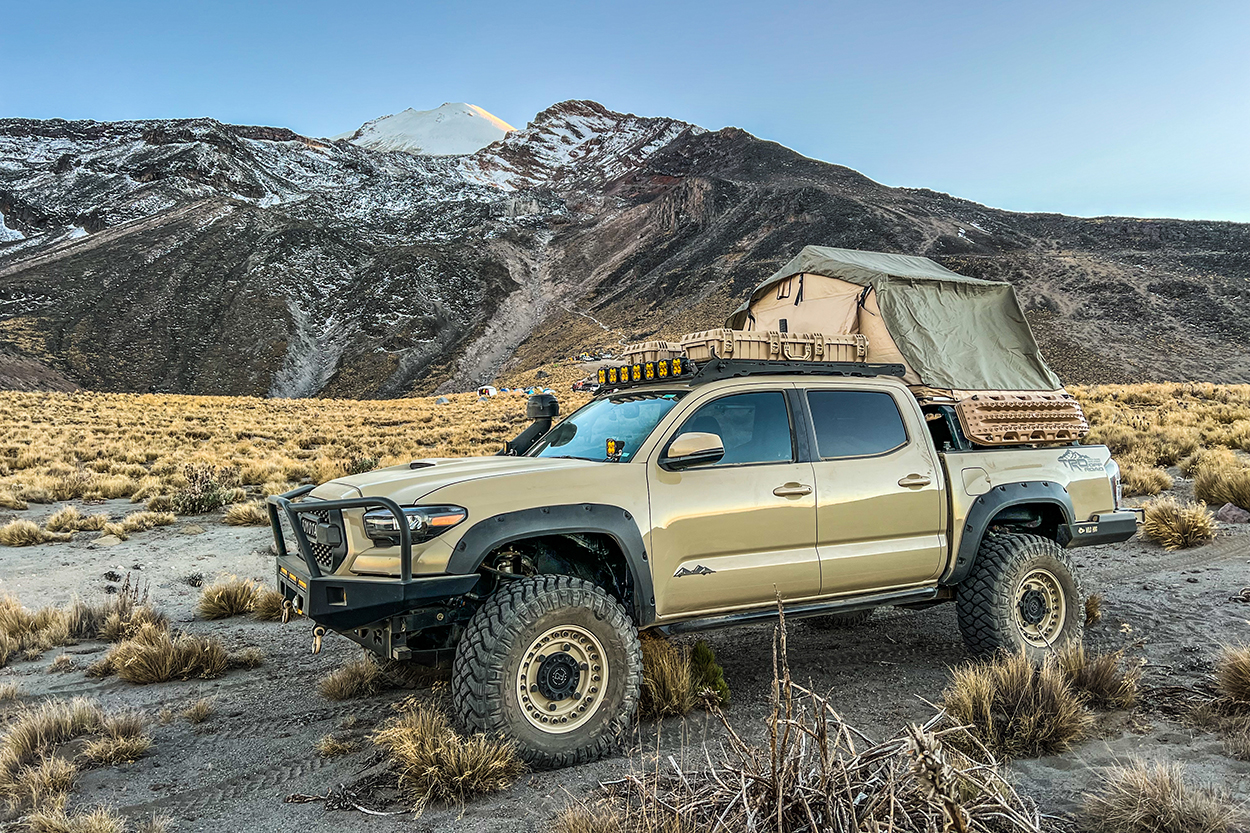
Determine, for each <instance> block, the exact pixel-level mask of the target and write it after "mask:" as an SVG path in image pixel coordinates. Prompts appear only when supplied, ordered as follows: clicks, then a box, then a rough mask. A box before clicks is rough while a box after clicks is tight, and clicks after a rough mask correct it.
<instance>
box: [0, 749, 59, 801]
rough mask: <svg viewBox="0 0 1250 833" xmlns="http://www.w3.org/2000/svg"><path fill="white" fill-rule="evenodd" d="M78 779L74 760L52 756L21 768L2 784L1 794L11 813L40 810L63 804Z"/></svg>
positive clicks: (0, 784)
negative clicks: (26, 809)
mask: <svg viewBox="0 0 1250 833" xmlns="http://www.w3.org/2000/svg"><path fill="white" fill-rule="evenodd" d="M77 777H78V767H77V766H75V765H74V764H73V763H72V762H71V761H67V760H65V759H64V758H58V757H55V756H49V757H46V758H41V759H40V760H39V761H38V762H37V763H33V764H31V765H29V766H23V767H22V768H20V769H18V770H17V771H16V772H14V773H13V774H12V775H11V776H10V777H9V778H8V779H7V781H6V782H3V783H0V792H2V793H3V794H4V797H5V802H6V804H7V805H8V807H9V810H10V812H12V811H16V810H17V809H18V808H21V807H33V808H38V807H41V806H44V805H46V804H48V803H61V802H63V801H64V800H65V798H66V796H67V795H68V794H69V791H70V789H71V788H73V786H74V779H75V778H77Z"/></svg>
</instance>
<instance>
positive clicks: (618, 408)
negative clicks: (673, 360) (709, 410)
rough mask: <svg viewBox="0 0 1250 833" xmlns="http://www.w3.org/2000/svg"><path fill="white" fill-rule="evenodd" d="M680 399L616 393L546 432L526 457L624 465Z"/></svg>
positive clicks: (672, 395) (674, 395)
mask: <svg viewBox="0 0 1250 833" xmlns="http://www.w3.org/2000/svg"><path fill="white" fill-rule="evenodd" d="M684 395H685V394H683V393H679V392H670V393H620V394H616V395H614V396H609V397H607V398H605V399H596V400H595V401H593V402H591V403H590V404H589V405H587V406H585V407H584V408H579V409H578V410H577V411H575V412H574V413H573V414H572V415H571V416H570V417H569V418H568V419H566V420H564V422H561V423H560V424H559V425H557V426H556V427H555V428H552V429H551V430H550V431H548V432H547V433H546V434H545V435H544V436H543V438H542V439H541V440H539V441H538V444H537V445H535V446H534V447H533V448H532V449H530V452H529V454H528V455H527V456H530V457H577V458H579V459H581V460H597V461H599V462H603V463H624V462H628V461H629V460H630V459H631V458H632V457H633V456H634V454H636V453H637V452H638V447H639V446H641V445H642V443H643V440H645V439H646V438H647V435H648V434H650V433H651V431H652V430H653V429H654V428H655V426H656V423H658V422H659V421H660V420H661V419H663V418H664V415H665V414H667V413H668V412H669V411H671V410H672V409H673V406H674V405H676V404H677V400H678V399H681V397H682V396H684ZM609 441H611V443H609Z"/></svg>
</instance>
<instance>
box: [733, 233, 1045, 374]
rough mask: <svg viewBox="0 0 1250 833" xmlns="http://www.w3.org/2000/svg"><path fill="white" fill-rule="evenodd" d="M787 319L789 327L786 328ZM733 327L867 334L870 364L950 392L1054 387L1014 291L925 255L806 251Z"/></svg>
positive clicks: (738, 314)
mask: <svg viewBox="0 0 1250 833" xmlns="http://www.w3.org/2000/svg"><path fill="white" fill-rule="evenodd" d="M783 321H784V322H785V324H784V326H783V325H782V322H783ZM725 326H726V327H729V328H731V329H735V330H779V329H784V330H787V331H789V332H792V333H800V332H813V333H826V334H835V333H842V334H848V335H849V334H853V333H862V334H863V335H865V336H867V338H868V356H867V361H869V362H881V363H887V362H899V363H902V364H903V365H904V366H905V367H906V370H907V372H906V375H905V376H904V380H905V381H906V382H907V383H908V384H911V385H923V386H926V387H930V388H937V389H940V390H947V391H990V390H997V391H1055V390H1059V389H1061V388H1062V383H1061V382H1060V381H1059V377H1057V376H1056V375H1055V374H1054V372H1053V371H1051V369H1050V368H1049V367H1047V366H1046V362H1045V361H1044V360H1043V359H1042V354H1041V351H1040V350H1038V347H1037V341H1036V340H1034V338H1033V333H1032V331H1031V330H1030V329H1029V323H1028V321H1026V320H1025V317H1024V312H1023V310H1021V309H1020V302H1019V301H1018V300H1017V299H1016V291H1015V288H1014V287H1012V285H1011V284H1009V283H1004V282H1001V281H986V280H981V279H979V278H969V277H967V276H965V275H960V274H958V273H956V272H952V271H950V270H949V269H947V268H945V267H943V266H941V265H939V264H937V263H935V262H934V261H932V260H929V259H928V258H927V257H913V256H909V255H894V254H885V253H882V252H864V251H857V250H855V249H835V248H832V247H828V246H805V247H804V248H803V250H802V251H801V252H799V254H798V255H797V256H795V257H794V258H793V259H792V260H791V261H790V262H789V263H787V264H786V265H785V266H783V267H781V269H780V270H778V271H777V272H776V273H775V274H773V275H772V276H771V277H769V278H768V279H767V280H766V281H764V282H763V283H762V284H760V285H759V286H758V287H757V288H756V289H755V291H754V292H752V293H751V295H750V297H749V298H747V300H746V302H745V303H743V305H742V306H741V307H739V308H738V309H737V310H736V311H735V312H734V313H733V315H731V316H730V317H729V320H728V321H727V322H726V324H725Z"/></svg>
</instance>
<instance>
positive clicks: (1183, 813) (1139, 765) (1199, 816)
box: [1085, 761, 1244, 833]
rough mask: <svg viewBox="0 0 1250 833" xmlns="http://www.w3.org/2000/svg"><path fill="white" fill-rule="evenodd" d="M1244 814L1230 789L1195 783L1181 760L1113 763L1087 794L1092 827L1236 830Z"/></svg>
mask: <svg viewBox="0 0 1250 833" xmlns="http://www.w3.org/2000/svg"><path fill="white" fill-rule="evenodd" d="M1243 819H1244V816H1243V814H1242V812H1241V811H1240V810H1239V809H1238V808H1237V806H1236V805H1235V804H1234V803H1233V801H1232V799H1231V797H1230V796H1229V795H1228V794H1227V793H1225V792H1223V791H1221V790H1217V789H1214V788H1212V787H1204V786H1197V787H1196V786H1193V785H1191V784H1190V783H1189V782H1187V781H1186V779H1185V772H1184V769H1183V768H1182V767H1181V765H1180V764H1178V763H1154V764H1148V763H1146V762H1145V761H1134V762H1132V763H1129V764H1127V765H1124V766H1116V767H1112V768H1110V769H1109V770H1108V771H1107V772H1106V774H1105V776H1104V780H1103V784H1102V787H1101V789H1099V790H1098V791H1097V792H1093V793H1089V794H1087V795H1086V796H1085V820H1086V829H1088V830H1089V831H1090V833H1232V831H1233V830H1235V829H1238V828H1237V825H1238V822H1239V821H1241V820H1243Z"/></svg>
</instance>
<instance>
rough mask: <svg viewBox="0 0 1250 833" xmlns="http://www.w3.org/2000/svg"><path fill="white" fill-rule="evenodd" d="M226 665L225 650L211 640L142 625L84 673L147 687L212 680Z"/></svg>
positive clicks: (223, 670)
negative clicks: (186, 681)
mask: <svg viewBox="0 0 1250 833" xmlns="http://www.w3.org/2000/svg"><path fill="white" fill-rule="evenodd" d="M229 664H230V659H229V655H228V654H227V653H226V649H225V648H224V647H222V644H221V642H220V641H218V640H217V639H215V638H213V637H207V636H192V635H190V634H185V633H184V634H177V635H174V634H171V633H170V632H169V631H167V630H163V629H160V628H157V627H155V626H153V625H143V626H141V627H140V628H139V629H138V630H137V631H136V633H135V634H134V636H132V637H131V638H130V639H127V640H125V641H123V642H119V643H117V644H116V645H114V646H113V647H112V648H111V649H110V650H109V652H108V653H107V654H105V655H104V658H103V659H101V660H100V661H99V662H97V663H95V664H94V665H92V666H91V667H90V668H89V669H87V673H88V675H90V676H98V677H106V676H109V675H111V674H115V675H117V676H118V677H120V678H121V679H123V680H125V681H126V682H129V683H135V684H136V685H147V684H150V683H164V682H168V681H170V680H189V679H191V678H192V677H199V678H202V679H212V678H213V677H219V676H221V675H222V674H223V673H225V671H226V669H227V668H228V667H229Z"/></svg>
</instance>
